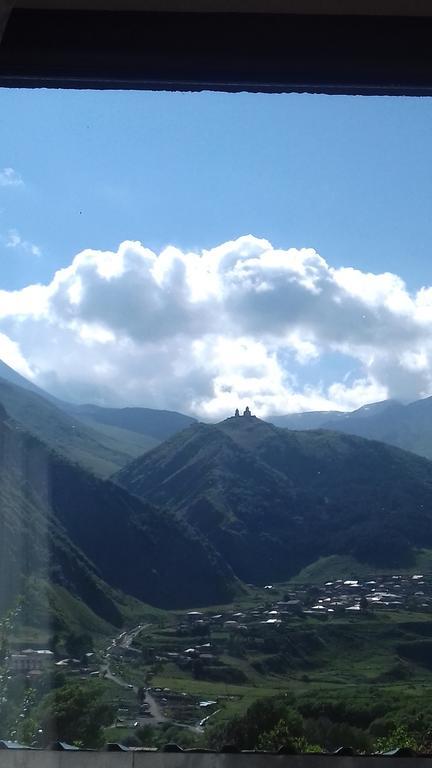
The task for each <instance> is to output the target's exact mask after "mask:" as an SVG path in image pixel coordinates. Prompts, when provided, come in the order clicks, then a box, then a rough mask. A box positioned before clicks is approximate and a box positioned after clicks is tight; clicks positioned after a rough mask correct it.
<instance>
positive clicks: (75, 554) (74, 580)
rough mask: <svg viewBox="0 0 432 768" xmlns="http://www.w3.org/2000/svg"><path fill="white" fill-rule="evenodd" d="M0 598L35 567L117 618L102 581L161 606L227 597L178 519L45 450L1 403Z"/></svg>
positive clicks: (201, 545) (225, 581)
mask: <svg viewBox="0 0 432 768" xmlns="http://www.w3.org/2000/svg"><path fill="white" fill-rule="evenodd" d="M0 532H1V536H0V593H1V594H0V606H1V605H2V603H3V607H4V606H5V604H6V603H7V602H8V600H9V601H10V599H11V596H12V595H16V594H18V593H19V591H20V588H21V585H22V582H23V579H26V578H28V577H30V576H36V575H40V577H41V578H43V579H48V580H50V581H52V582H54V583H56V584H59V585H61V586H63V587H65V588H66V589H67V590H69V591H70V592H71V593H72V594H75V595H77V596H78V597H79V598H80V599H81V600H82V601H83V602H84V603H85V604H86V605H87V606H89V607H90V608H91V610H92V611H94V612H95V613H96V614H98V615H100V616H102V617H103V618H104V619H106V620H107V621H110V622H111V623H116V622H117V623H118V621H119V619H120V617H119V612H118V609H117V608H116V606H115V603H114V602H113V600H111V599H110V597H109V594H108V591H107V590H108V587H107V585H109V587H110V588H113V589H116V590H121V591H122V592H124V593H126V594H129V595H132V596H134V597H136V598H138V599H139V600H143V601H144V602H147V603H151V604H153V605H157V606H161V607H185V606H191V605H202V604H210V603H212V602H214V603H218V602H221V601H227V600H229V599H230V598H231V597H232V595H233V593H234V592H235V590H236V589H237V585H236V582H235V579H234V577H233V574H232V572H231V571H230V569H229V568H228V567H227V566H226V565H225V563H224V562H222V561H221V559H220V558H219V557H218V555H217V554H216V553H215V552H214V551H213V550H212V548H211V547H210V546H209V545H207V544H206V543H205V542H203V541H202V539H200V537H199V536H197V535H196V534H195V533H194V532H192V531H191V529H190V528H189V527H188V526H187V525H186V524H185V523H183V522H181V521H177V520H176V519H175V518H174V517H173V516H171V515H169V514H167V513H166V512H163V511H160V510H158V509H156V508H155V507H154V506H151V505H150V504H148V503H144V502H142V501H141V500H139V499H138V498H136V497H134V496H131V495H130V494H129V493H127V492H126V491H125V490H123V489H122V488H120V487H119V486H117V485H114V484H113V483H111V482H109V481H103V480H101V479H99V478H97V477H95V476H93V475H91V474H90V473H89V472H87V471H86V470H84V469H82V468H81V467H79V466H78V465H76V464H72V463H70V462H68V461H67V460H66V459H64V458H63V457H62V456H60V455H58V454H56V453H54V452H53V451H51V450H49V449H48V448H47V447H46V446H45V445H44V444H43V443H42V442H41V441H40V440H38V439H37V438H36V437H34V436H33V435H30V434H29V433H27V432H26V431H25V430H23V429H22V427H20V425H18V424H16V423H15V422H14V421H12V420H11V419H10V418H9V417H8V414H7V413H6V411H5V409H4V408H2V409H1V411H0Z"/></svg>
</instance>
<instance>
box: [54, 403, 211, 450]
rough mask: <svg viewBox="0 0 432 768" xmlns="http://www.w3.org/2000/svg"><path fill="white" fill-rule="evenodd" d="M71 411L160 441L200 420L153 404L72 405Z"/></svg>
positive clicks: (95, 421) (82, 416) (94, 422)
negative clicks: (119, 405)
mask: <svg viewBox="0 0 432 768" xmlns="http://www.w3.org/2000/svg"><path fill="white" fill-rule="evenodd" d="M68 409H69V410H70V412H72V413H75V414H76V415H77V416H78V417H79V418H81V419H86V420H90V421H91V423H93V424H105V425H108V426H110V427H116V428H120V429H123V430H128V431H130V432H134V433H137V434H139V435H146V436H149V437H151V438H153V439H154V440H156V441H157V442H160V441H162V440H166V439H167V438H168V437H171V435H174V434H175V433H176V432H180V430H182V429H186V427H189V426H190V425H191V424H194V423H195V422H196V419H193V418H192V417H191V416H185V415H184V414H183V413H177V411H159V410H153V409H152V408H102V407H100V406H98V405H75V406H74V405H72V406H71V405H70V406H68Z"/></svg>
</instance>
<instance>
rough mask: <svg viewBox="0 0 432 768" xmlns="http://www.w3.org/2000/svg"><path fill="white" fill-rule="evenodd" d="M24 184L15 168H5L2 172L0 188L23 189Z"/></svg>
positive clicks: (0, 171)
mask: <svg viewBox="0 0 432 768" xmlns="http://www.w3.org/2000/svg"><path fill="white" fill-rule="evenodd" d="M23 184H24V182H23V180H22V178H21V176H20V175H19V173H17V171H15V170H14V169H13V168H3V169H2V170H0V187H21V186H23Z"/></svg>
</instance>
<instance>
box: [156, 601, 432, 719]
mask: <svg viewBox="0 0 432 768" xmlns="http://www.w3.org/2000/svg"><path fill="white" fill-rule="evenodd" d="M273 632H274V630H273ZM286 634H287V636H288V638H286V640H285V641H284V642H285V647H286V648H287V649H288V654H287V655H288V663H287V666H286V667H285V669H280V671H279V672H278V673H277V674H275V673H273V672H271V671H268V670H266V668H265V662H266V661H267V662H268V660H269V659H271V654H256V653H250V652H246V656H245V657H244V658H241V659H239V658H238V657H234V656H230V655H229V654H227V655H225V656H224V657H223V659H224V661H225V662H226V663H227V665H228V666H232V667H233V668H235V669H242V670H243V671H245V672H246V674H247V682H245V683H244V684H231V683H230V682H229V681H228V682H226V683H225V682H212V681H209V680H196V679H193V677H192V675H190V674H187V673H185V672H184V671H182V670H179V669H178V668H177V667H176V666H175V665H174V664H172V663H167V664H164V665H163V666H162V667H159V669H158V671H157V672H156V674H155V676H154V677H153V679H152V685H153V686H154V687H160V688H164V687H167V688H170V689H171V690H173V691H184V692H186V693H190V694H193V695H196V696H199V697H202V698H203V699H207V698H210V699H211V698H215V697H216V698H220V697H222V701H221V702H220V703H221V705H222V711H221V712H220V713H219V715H217V716H216V719H224V718H227V717H231V716H232V715H233V714H235V713H237V712H240V711H243V710H244V709H245V708H246V707H247V706H248V705H249V704H250V703H251V702H252V701H253V700H254V699H257V698H260V697H263V696H272V695H273V696H274V695H276V694H278V693H281V694H282V693H286V692H288V691H289V695H290V696H292V697H293V698H295V699H296V700H297V701H298V702H299V703H302V702H303V703H306V702H309V703H312V704H314V703H316V702H318V701H335V702H341V701H343V702H346V703H348V704H351V705H352V706H357V707H365V708H367V707H370V706H371V697H372V698H373V699H374V700H378V701H379V697H381V699H382V701H383V702H384V701H387V702H388V704H387V706H388V709H389V712H391V710H392V709H393V710H394V711H395V712H399V713H406V714H408V713H410V712H412V711H414V710H415V711H417V710H418V711H421V710H422V707H423V706H425V707H426V708H427V710H428V712H429V714H432V700H431V698H430V696H431V693H432V668H431V665H424V664H420V663H414V662H412V661H409V660H408V659H406V658H403V657H401V656H400V655H399V649H400V647H401V646H403V645H404V644H406V643H408V645H409V643H410V642H412V641H415V640H416V639H417V640H418V639H419V638H422V639H426V640H427V639H428V638H429V637H430V634H431V625H430V621H429V617H428V616H427V615H425V614H415V613H412V614H407V613H399V614H395V613H392V614H386V615H384V616H379V617H375V616H373V615H372V616H370V617H353V618H351V617H350V618H349V619H347V618H343V619H336V620H332V621H329V622H323V621H321V620H319V619H307V620H304V619H303V620H298V619H296V620H293V621H292V623H291V624H290V626H289V628H287V630H286ZM158 636H159V638H160V637H161V633H160V632H159V634H158V632H155V633H154V634H153V635H152V636H151V638H149V642H152V643H153V644H154V645H156V647H157V638H158ZM186 642H187V639H186ZM214 642H217V637H216V638H214ZM285 655H286V652H285ZM257 661H258V662H261V663H263V662H264V670H263V671H262V672H261V673H260V672H259V671H257V669H256V668H255V667H254V666H253V663H254V662H257ZM431 661H432V660H431ZM278 663H280V664H282V662H281V661H279V660H278ZM371 692H372V694H373V695H372V696H371ZM402 694H403V695H402ZM231 697H234V698H231ZM385 714H386V712H385V711H384V712H383V713H382V715H380V716H384V715H385ZM376 716H378V715H376ZM372 719H374V718H373V717H371V720H372Z"/></svg>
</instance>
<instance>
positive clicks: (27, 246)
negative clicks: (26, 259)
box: [5, 229, 42, 256]
mask: <svg viewBox="0 0 432 768" xmlns="http://www.w3.org/2000/svg"><path fill="white" fill-rule="evenodd" d="M5 246H6V248H20V249H21V250H23V251H25V252H26V253H29V254H30V255H31V256H41V255H42V251H41V249H40V248H39V246H38V245H35V244H34V243H31V242H29V240H25V239H24V238H23V237H21V235H20V233H19V232H18V230H16V229H10V230H9V232H8V233H7V236H6V238H5Z"/></svg>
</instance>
